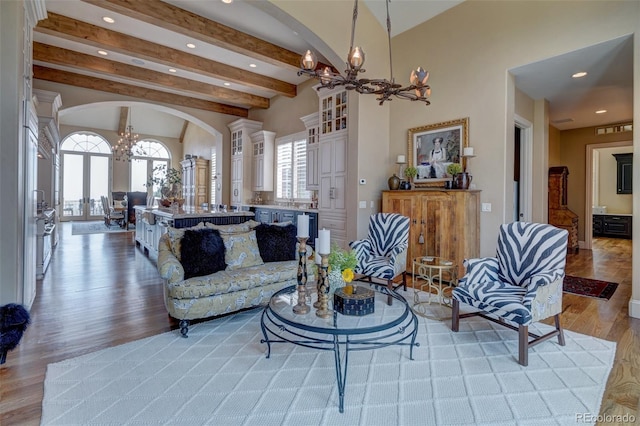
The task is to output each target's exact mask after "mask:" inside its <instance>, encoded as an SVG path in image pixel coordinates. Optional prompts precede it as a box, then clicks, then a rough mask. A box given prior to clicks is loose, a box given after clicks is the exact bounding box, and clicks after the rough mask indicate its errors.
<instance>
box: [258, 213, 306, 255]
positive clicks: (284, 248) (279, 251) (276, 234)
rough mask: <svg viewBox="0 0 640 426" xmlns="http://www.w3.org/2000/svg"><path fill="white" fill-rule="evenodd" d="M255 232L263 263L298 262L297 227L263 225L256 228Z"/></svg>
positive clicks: (291, 225)
mask: <svg viewBox="0 0 640 426" xmlns="http://www.w3.org/2000/svg"><path fill="white" fill-rule="evenodd" d="M255 230H256V239H257V240H258V249H259V250H260V257H262V261H263V262H265V263H267V262H282V261H285V260H296V243H297V242H298V239H297V238H296V234H297V233H298V228H297V227H296V226H295V225H293V224H290V225H286V226H280V225H268V224H266V223H262V224H260V225H258V226H256V228H255Z"/></svg>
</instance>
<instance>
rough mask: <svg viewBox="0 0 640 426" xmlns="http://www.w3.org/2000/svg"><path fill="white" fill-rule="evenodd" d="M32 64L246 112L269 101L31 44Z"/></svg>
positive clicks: (197, 82)
mask: <svg viewBox="0 0 640 426" xmlns="http://www.w3.org/2000/svg"><path fill="white" fill-rule="evenodd" d="M33 60H34V61H40V62H46V63H52V64H58V65H65V66H70V67H73V68H77V69H88V70H91V71H95V72H98V73H102V74H106V75H114V76H119V77H124V78H127V79H131V80H135V81H136V82H141V83H147V84H153V85H158V86H162V87H164V88H167V89H172V90H178V91H180V92H186V93H190V94H196V95H205V96H210V97H212V98H213V100H214V101H216V102H221V103H226V102H230V103H233V104H236V105H237V104H240V105H243V106H245V107H247V108H253V107H255V108H269V99H267V98H263V97H261V96H256V95H251V94H248V93H243V92H239V91H236V90H231V89H226V88H223V87H218V86H213V85H210V84H206V83H202V82H199V81H195V80H189V79H186V78H182V77H177V76H173V75H168V74H164V73H161V72H158V71H151V70H147V69H144V68H140V67H136V66H134V65H128V64H123V63H121V62H115V61H110V60H108V59H103V58H98V57H96V56H91V55H86V54H84V53H78V52H74V51H72V50H67V49H63V48H60V47H55V46H50V45H47V44H43V43H37V42H35V43H33Z"/></svg>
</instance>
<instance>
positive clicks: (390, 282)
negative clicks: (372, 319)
mask: <svg viewBox="0 0 640 426" xmlns="http://www.w3.org/2000/svg"><path fill="white" fill-rule="evenodd" d="M369 278H371V277H369ZM387 289H389V291H390V292H391V291H393V280H387ZM392 304H393V297H391V295H389V296H387V305H389V306H391V305H392Z"/></svg>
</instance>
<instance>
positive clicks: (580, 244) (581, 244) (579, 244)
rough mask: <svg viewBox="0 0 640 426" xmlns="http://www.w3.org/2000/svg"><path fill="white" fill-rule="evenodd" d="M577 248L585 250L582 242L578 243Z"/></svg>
mask: <svg viewBox="0 0 640 426" xmlns="http://www.w3.org/2000/svg"><path fill="white" fill-rule="evenodd" d="M578 248H579V249H583V250H584V248H585V244H584V241H578Z"/></svg>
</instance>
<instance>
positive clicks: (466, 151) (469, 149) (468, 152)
mask: <svg viewBox="0 0 640 426" xmlns="http://www.w3.org/2000/svg"><path fill="white" fill-rule="evenodd" d="M463 155H466V156H468V157H470V156H472V155H473V147H472V146H468V147H466V148H465V149H464V151H463Z"/></svg>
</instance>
